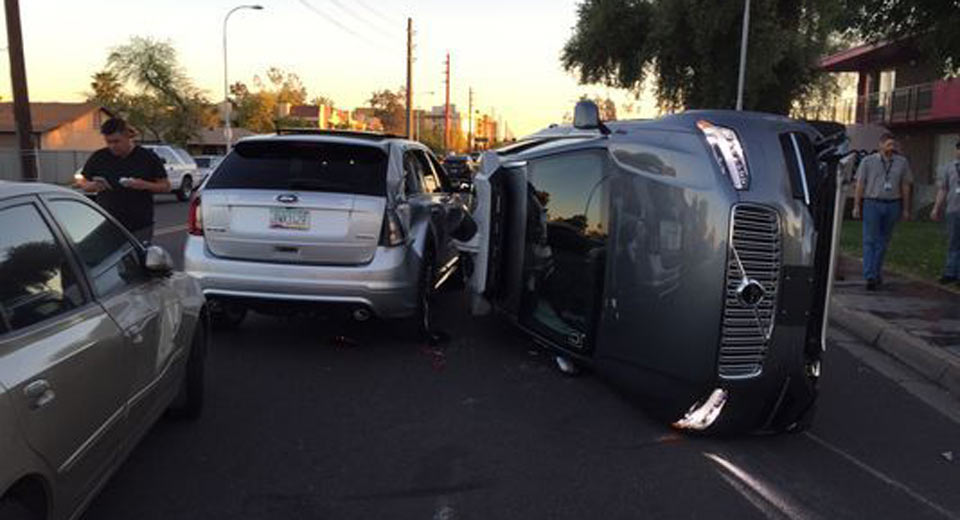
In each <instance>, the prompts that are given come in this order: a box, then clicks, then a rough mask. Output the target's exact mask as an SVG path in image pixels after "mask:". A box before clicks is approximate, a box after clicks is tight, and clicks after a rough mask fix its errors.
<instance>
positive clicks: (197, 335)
mask: <svg viewBox="0 0 960 520" xmlns="http://www.w3.org/2000/svg"><path fill="white" fill-rule="evenodd" d="M206 358H207V329H206V326H205V325H204V324H203V323H198V324H197V330H196V331H195V332H194V333H193V342H192V343H191V345H190V356H189V357H188V358H187V366H186V368H185V369H184V373H183V378H182V379H181V381H180V392H179V394H177V398H176V399H175V400H174V402H173V404H172V405H171V406H170V409H169V411H168V412H169V415H170V416H171V417H174V418H176V419H186V420H191V421H193V420H197V419H199V418H200V415H201V413H202V412H203V397H204V368H205V365H206Z"/></svg>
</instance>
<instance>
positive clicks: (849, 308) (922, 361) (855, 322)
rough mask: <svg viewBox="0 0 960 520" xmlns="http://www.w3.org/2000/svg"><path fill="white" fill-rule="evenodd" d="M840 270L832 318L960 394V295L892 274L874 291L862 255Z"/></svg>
mask: <svg viewBox="0 0 960 520" xmlns="http://www.w3.org/2000/svg"><path fill="white" fill-rule="evenodd" d="M840 268H841V272H842V273H843V274H844V275H846V280H845V281H842V282H836V283H835V284H834V290H833V301H832V302H831V307H830V320H831V321H832V322H833V323H834V324H835V325H838V326H840V327H842V328H844V329H846V330H848V331H849V332H851V333H853V334H854V335H856V336H858V337H859V338H860V339H861V340H863V341H865V342H866V343H868V344H870V345H872V346H873V347H875V348H878V349H880V350H882V351H884V352H886V353H887V354H889V355H891V356H893V357H894V358H896V359H898V360H899V361H901V362H902V363H904V364H906V365H908V366H909V367H911V368H913V369H914V370H916V371H917V372H919V373H921V374H922V375H924V376H925V377H927V378H928V379H930V380H931V381H933V382H935V383H937V384H938V385H940V386H942V387H943V388H945V389H946V390H948V391H949V392H950V393H951V394H953V395H954V396H956V397H957V398H960V293H957V292H952V291H948V290H945V289H942V288H940V287H938V286H937V285H935V284H931V283H929V282H922V281H916V280H911V279H907V278H904V277H900V276H896V275H892V274H889V273H885V274H884V284H883V286H882V287H881V288H880V290H879V291H875V292H871V291H867V290H866V287H865V286H864V282H863V277H862V275H861V274H860V272H861V271H860V262H859V260H858V259H853V258H851V257H845V256H841V264H840Z"/></svg>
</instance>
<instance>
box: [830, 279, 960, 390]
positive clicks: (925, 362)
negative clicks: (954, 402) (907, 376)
mask: <svg viewBox="0 0 960 520" xmlns="http://www.w3.org/2000/svg"><path fill="white" fill-rule="evenodd" d="M830 321H831V322H832V323H833V324H834V325H839V326H840V327H842V328H844V329H846V330H847V331H849V332H850V333H852V334H853V335H854V336H856V337H858V338H859V339H861V340H863V341H864V342H865V343H867V344H868V345H870V346H871V347H873V348H876V349H878V350H880V351H882V352H885V353H887V354H889V355H890V356H892V357H894V358H895V359H897V360H898V361H900V362H901V363H903V364H905V365H907V366H908V367H910V368H912V369H913V370H915V371H917V372H919V373H920V374H921V375H923V376H924V377H926V378H927V379H929V380H930V381H931V382H933V383H934V384H937V385H939V386H940V387H942V388H944V389H946V390H947V391H948V392H950V393H951V394H952V395H953V396H954V397H957V398H960V359H957V357H956V356H953V355H951V354H946V353H944V352H943V351H942V350H940V349H939V348H938V347H935V346H933V345H931V344H930V343H928V342H926V341H924V340H922V339H920V338H917V337H916V336H912V335H910V334H909V333H907V332H906V331H905V330H903V329H901V328H900V327H896V326H894V325H891V324H889V323H887V322H886V321H884V320H882V319H880V318H878V317H876V316H873V315H872V314H869V313H866V312H861V311H856V310H853V309H850V308H849V307H847V306H845V305H843V304H841V303H839V302H838V301H837V299H836V298H833V299H832V301H831V302H830Z"/></svg>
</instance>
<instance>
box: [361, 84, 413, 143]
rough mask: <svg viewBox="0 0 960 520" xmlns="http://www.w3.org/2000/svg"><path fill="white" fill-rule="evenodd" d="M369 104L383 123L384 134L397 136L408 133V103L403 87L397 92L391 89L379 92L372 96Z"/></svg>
mask: <svg viewBox="0 0 960 520" xmlns="http://www.w3.org/2000/svg"><path fill="white" fill-rule="evenodd" d="M367 103H369V104H370V107H371V108H373V110H374V115H375V116H376V117H377V118H379V119H380V121H381V122H382V123H383V130H384V132H386V133H389V134H397V135H402V134H404V133H405V132H406V122H407V103H406V90H405V89H404V88H402V87H401V88H399V89H397V91H396V92H393V91H391V90H390V89H383V90H378V91H376V92H374V93H373V94H371V95H370V100H369V101H367Z"/></svg>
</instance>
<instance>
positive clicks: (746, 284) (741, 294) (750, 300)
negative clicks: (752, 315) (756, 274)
mask: <svg viewBox="0 0 960 520" xmlns="http://www.w3.org/2000/svg"><path fill="white" fill-rule="evenodd" d="M766 297H767V291H766V289H764V288H763V285H762V284H760V282H758V281H756V280H754V279H751V278H744V279H743V280H741V281H740V285H739V286H738V287H737V300H738V301H739V302H740V303H741V304H743V305H744V306H745V307H750V308H753V309H755V308H756V307H757V306H758V305H760V302H762V301H763V299H764V298H766Z"/></svg>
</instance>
